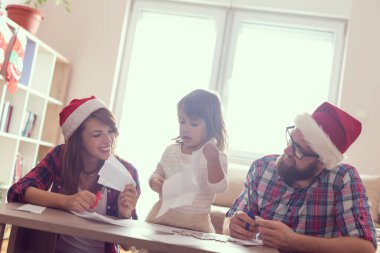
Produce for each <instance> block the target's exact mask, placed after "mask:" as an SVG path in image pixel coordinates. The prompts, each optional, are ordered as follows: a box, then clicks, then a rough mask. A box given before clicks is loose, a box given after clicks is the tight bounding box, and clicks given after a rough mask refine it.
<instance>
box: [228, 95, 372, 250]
mask: <svg viewBox="0 0 380 253" xmlns="http://www.w3.org/2000/svg"><path fill="white" fill-rule="evenodd" d="M360 132H361V123H360V122H359V121H357V120H356V119H355V118H353V117H352V116H350V115H349V114H347V113H346V112H344V111H342V110H341V109H339V108H337V107H335V106H333V105H331V104H329V103H323V104H322V105H320V106H319V107H318V108H317V109H316V110H315V112H314V113H313V114H312V115H309V114H307V113H305V114H302V115H299V116H297V117H296V119H295V127H288V128H286V135H287V140H288V146H287V147H286V148H285V150H284V154H282V155H281V156H278V155H270V156H265V157H263V158H261V159H258V160H256V161H255V162H254V163H253V164H252V166H251V168H250V170H249V172H248V174H247V181H246V183H245V184H244V186H245V188H244V190H243V192H242V193H241V195H240V197H239V198H238V199H237V200H236V201H235V203H234V204H233V206H232V207H231V209H230V210H229V211H228V212H227V215H226V216H227V217H228V218H227V219H226V222H225V226H224V233H225V234H229V235H231V236H233V237H237V238H240V239H247V240H249V239H251V238H252V237H253V236H254V235H255V234H256V233H258V235H259V237H260V238H261V239H262V241H263V243H264V245H267V246H269V247H273V248H277V249H279V250H280V251H286V252H318V253H322V252H334V253H339V252H344V253H348V252H356V253H359V252H360V253H366V252H375V249H376V247H377V244H376V231H375V228H374V224H373V220H372V217H371V214H370V211H369V204H368V198H367V196H366V193H365V188H364V185H363V183H362V181H361V179H360V176H359V174H358V172H357V170H356V169H355V168H354V167H352V166H350V165H348V164H343V163H340V162H341V161H342V160H343V154H344V152H346V150H347V149H348V148H349V146H350V145H351V144H352V143H353V142H354V141H355V140H356V138H357V137H358V136H359V134H360Z"/></svg>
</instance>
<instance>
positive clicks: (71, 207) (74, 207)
mask: <svg viewBox="0 0 380 253" xmlns="http://www.w3.org/2000/svg"><path fill="white" fill-rule="evenodd" d="M95 199H96V196H95V194H93V193H91V192H89V191H80V192H78V193H76V194H73V195H64V194H60V193H55V192H50V191H45V190H40V189H38V188H35V187H28V188H27V189H26V191H25V195H24V200H25V201H26V202H28V203H31V204H35V205H39V206H46V207H53V208H59V209H64V210H67V211H76V212H84V211H87V210H91V205H92V204H93V203H94V202H95Z"/></svg>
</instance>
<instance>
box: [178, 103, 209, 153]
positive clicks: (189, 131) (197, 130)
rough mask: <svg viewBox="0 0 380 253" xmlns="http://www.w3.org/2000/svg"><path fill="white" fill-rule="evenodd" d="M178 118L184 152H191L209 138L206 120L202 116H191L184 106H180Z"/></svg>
mask: <svg viewBox="0 0 380 253" xmlns="http://www.w3.org/2000/svg"><path fill="white" fill-rule="evenodd" d="M178 120H179V134H180V136H181V139H182V141H183V143H182V152H184V153H186V154H191V153H192V152H193V151H194V150H197V149H199V148H200V147H202V145H203V144H204V143H206V142H207V140H208V137H207V126H206V122H205V121H204V120H203V119H201V118H198V119H192V118H190V117H189V116H188V115H187V114H186V113H185V111H184V110H183V108H180V110H179V112H178Z"/></svg>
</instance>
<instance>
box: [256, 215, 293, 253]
mask: <svg viewBox="0 0 380 253" xmlns="http://www.w3.org/2000/svg"><path fill="white" fill-rule="evenodd" d="M256 224H257V225H258V231H259V232H260V238H261V240H262V241H263V243H264V245H265V246H268V247H271V248H276V249H281V250H283V251H292V250H293V248H292V247H291V246H292V245H293V246H294V243H292V242H294V241H295V240H297V236H298V235H297V234H296V233H295V232H294V231H293V230H292V229H290V228H289V227H288V226H287V225H286V224H284V223H282V222H281V221H272V220H264V219H261V218H257V219H256Z"/></svg>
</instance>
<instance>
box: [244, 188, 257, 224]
mask: <svg viewBox="0 0 380 253" xmlns="http://www.w3.org/2000/svg"><path fill="white" fill-rule="evenodd" d="M247 186H248V187H247V192H248V200H247V205H248V212H247V214H248V216H249V217H251V218H252V219H255V217H256V216H255V215H254V214H253V211H252V206H251V187H250V186H249V184H248V185H247ZM249 228H250V224H249V223H248V222H247V223H245V229H246V230H249Z"/></svg>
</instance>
